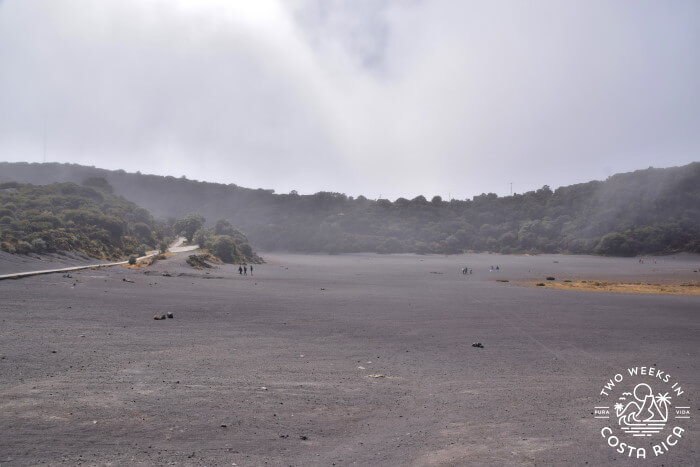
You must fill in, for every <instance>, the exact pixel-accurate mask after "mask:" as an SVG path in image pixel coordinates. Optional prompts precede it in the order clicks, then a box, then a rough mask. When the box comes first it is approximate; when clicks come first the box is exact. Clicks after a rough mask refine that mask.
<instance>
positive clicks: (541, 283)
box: [536, 282, 544, 287]
mask: <svg viewBox="0 0 700 467" xmlns="http://www.w3.org/2000/svg"><path fill="white" fill-rule="evenodd" d="M536 285H537V287H544V282H538V283H537V284H536Z"/></svg>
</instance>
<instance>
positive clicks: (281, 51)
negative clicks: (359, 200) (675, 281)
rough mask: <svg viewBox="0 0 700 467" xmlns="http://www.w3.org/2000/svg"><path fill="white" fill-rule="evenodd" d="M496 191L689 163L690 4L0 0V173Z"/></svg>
mask: <svg viewBox="0 0 700 467" xmlns="http://www.w3.org/2000/svg"><path fill="white" fill-rule="evenodd" d="M44 132H45V134H46V138H45V140H46V158H47V160H48V161H60V162H75V163H80V164H87V165H95V166H98V167H104V168H109V169H118V168H123V169H125V170H128V171H136V170H140V171H141V172H144V173H156V174H164V175H166V174H167V175H174V176H180V175H186V176H187V177H188V178H191V179H198V180H209V181H217V182H224V183H236V184H238V185H242V186H247V187H252V188H258V187H264V188H273V189H275V190H276V191H277V192H288V191H290V190H292V189H296V190H298V191H299V192H301V193H314V192H316V191H321V190H326V191H341V192H345V193H348V194H351V195H358V194H364V195H366V196H368V197H370V198H376V197H378V196H379V195H382V196H383V197H389V198H392V199H393V198H396V197H398V196H405V197H414V196H416V195H418V194H424V195H426V196H428V197H430V196H432V195H435V194H439V195H442V196H443V197H445V198H446V197H448V196H452V197H454V198H464V197H471V196H473V195H475V194H479V193H482V192H496V193H499V194H508V192H509V183H510V182H512V183H513V189H514V191H516V192H522V191H527V190H531V189H535V188H538V187H541V186H542V185H544V184H548V185H550V186H552V187H557V186H561V185H568V184H571V183H576V182H583V181H588V180H591V179H604V178H605V177H607V176H608V175H611V174H612V173H615V172H620V171H630V170H635V169H641V168H646V167H649V166H654V167H664V166H672V165H681V164H685V163H688V162H691V161H694V160H700V157H699V154H700V2H699V1H697V0H688V1H674V0H669V1H639V0H629V1H624V0H619V1H611V0H604V1H595V0H581V1H574V0H553V1H539V0H531V1H520V0H518V1H497V0H496V1H495V0H484V1H479V2H477V1H466V0H453V1H447V0H444V1H442V0H432V1H420V0H405V1H388V0H387V1H382V0H346V1H343V0H317V1H313V0H309V1H306V0H294V1H290V0H279V1H278V0H254V1H253V0H240V1H235V0H210V1H205V0H153V1H148V0H99V1H96V0H43V1H42V0H0V160H7V161H31V162H35V161H42V160H43V158H44Z"/></svg>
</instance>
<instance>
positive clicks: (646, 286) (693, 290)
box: [535, 280, 700, 295]
mask: <svg viewBox="0 0 700 467" xmlns="http://www.w3.org/2000/svg"><path fill="white" fill-rule="evenodd" d="M535 285H538V286H540V287H542V286H546V287H547V288H549V289H559V290H583V291H588V292H613V293H637V294H668V295H700V282H687V283H682V284H651V283H645V282H636V283H627V282H608V281H595V280H586V281H583V280H582V281H564V282H549V283H547V284H546V285H545V284H542V283H538V284H535Z"/></svg>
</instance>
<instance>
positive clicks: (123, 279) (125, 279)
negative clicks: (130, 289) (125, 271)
mask: <svg viewBox="0 0 700 467" xmlns="http://www.w3.org/2000/svg"><path fill="white" fill-rule="evenodd" d="M122 281H123V282H129V283H131V284H133V283H134V281H132V280H131V279H127V278H126V277H124V278H122Z"/></svg>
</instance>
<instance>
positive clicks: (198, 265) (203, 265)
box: [187, 253, 214, 274]
mask: <svg viewBox="0 0 700 467" xmlns="http://www.w3.org/2000/svg"><path fill="white" fill-rule="evenodd" d="M207 261H211V258H210V256H209V254H208V253H205V254H201V255H190V256H188V257H187V264H188V265H190V266H191V267H192V268H194V269H209V268H213V267H214V266H212V265H211V264H209V263H207ZM207 274H209V273H207Z"/></svg>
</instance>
